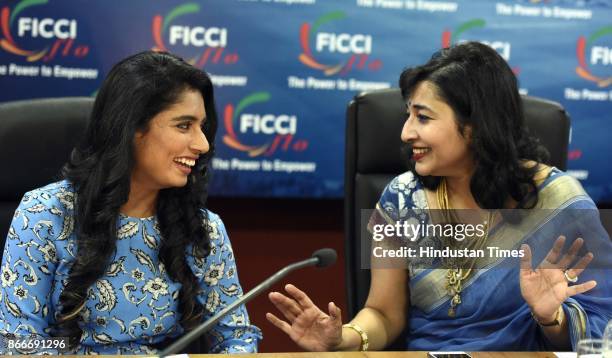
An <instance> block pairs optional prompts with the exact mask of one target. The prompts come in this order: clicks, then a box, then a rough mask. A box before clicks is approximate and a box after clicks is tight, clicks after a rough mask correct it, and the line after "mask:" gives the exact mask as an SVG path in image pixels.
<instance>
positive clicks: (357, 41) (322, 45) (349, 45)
mask: <svg viewBox="0 0 612 358" xmlns="http://www.w3.org/2000/svg"><path fill="white" fill-rule="evenodd" d="M345 18H346V15H345V14H344V13H343V12H341V11H335V12H330V13H328V14H325V15H323V16H321V17H320V18H318V19H317V20H316V21H314V22H313V24H312V25H311V24H309V23H303V24H302V26H301V27H300V46H301V47H302V53H301V54H300V55H299V57H298V58H299V60H300V61H301V62H302V63H303V64H304V65H306V66H307V67H310V68H313V69H316V70H319V71H322V72H323V73H324V74H325V75H327V76H331V75H335V74H338V73H340V74H347V73H349V72H350V71H351V70H353V69H358V70H370V71H376V70H379V69H380V68H381V67H382V61H381V60H378V59H376V60H372V59H370V58H369V55H371V54H372V46H373V40H372V36H371V35H368V34H349V33H344V32H342V33H333V32H324V31H319V28H320V27H321V26H322V25H325V24H327V23H329V22H332V21H337V20H342V19H345ZM313 39H314V45H315V46H314V48H315V51H316V53H317V54H321V53H330V54H341V55H347V56H349V57H348V59H346V60H341V61H340V62H338V63H336V64H323V63H321V62H320V61H319V60H317V59H316V58H315V55H314V54H313V51H312V50H311V47H310V44H311V41H312V40H313Z"/></svg>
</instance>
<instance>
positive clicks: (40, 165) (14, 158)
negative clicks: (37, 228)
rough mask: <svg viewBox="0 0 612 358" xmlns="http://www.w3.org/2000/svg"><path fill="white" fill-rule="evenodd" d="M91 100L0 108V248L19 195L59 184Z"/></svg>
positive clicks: (35, 102)
mask: <svg viewBox="0 0 612 358" xmlns="http://www.w3.org/2000/svg"><path fill="white" fill-rule="evenodd" d="M92 106H93V98H90V97H66V98H46V99H31V100H22V101H13V102H4V103H0V146H2V150H0V165H1V166H2V172H3V174H2V175H1V176H0V244H1V247H2V249H4V240H5V239H6V234H7V233H8V230H9V225H10V223H11V220H12V217H13V214H14V212H15V209H16V208H17V205H19V201H20V200H21V197H22V196H23V194H25V193H26V192H27V191H29V190H32V189H35V188H38V187H40V186H44V185H46V184H49V183H51V182H53V181H56V180H59V179H60V169H61V167H62V165H63V164H64V163H66V161H67V160H68V158H69V157H70V152H71V151H72V148H73V147H74V145H75V144H76V142H77V140H78V139H79V138H80V136H81V134H82V133H83V132H84V130H85V127H86V125H87V121H88V118H89V114H90V112H91V108H92Z"/></svg>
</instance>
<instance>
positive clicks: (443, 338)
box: [369, 168, 612, 351]
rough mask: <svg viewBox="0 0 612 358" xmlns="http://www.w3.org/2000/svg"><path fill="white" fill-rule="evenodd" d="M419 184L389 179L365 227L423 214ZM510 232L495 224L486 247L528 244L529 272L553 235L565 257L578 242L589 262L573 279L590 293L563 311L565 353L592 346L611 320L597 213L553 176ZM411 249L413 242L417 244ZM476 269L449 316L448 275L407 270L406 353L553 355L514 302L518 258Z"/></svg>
mask: <svg viewBox="0 0 612 358" xmlns="http://www.w3.org/2000/svg"><path fill="white" fill-rule="evenodd" d="M427 209H428V204H427V200H426V196H425V190H424V187H423V186H422V184H421V183H420V182H419V181H418V179H417V178H416V177H415V176H414V175H413V173H411V172H407V173H404V174H402V175H400V176H398V177H396V178H395V179H394V180H393V181H391V183H389V184H388V185H387V187H386V188H385V190H384V192H383V194H382V196H381V198H380V200H379V202H378V204H377V207H376V210H375V211H374V214H373V215H372V217H371V219H370V223H369V226H370V227H372V224H373V223H381V222H383V223H387V224H389V223H394V222H397V221H398V220H406V219H407V217H408V216H409V215H411V213H413V212H414V210H425V211H426V210H427ZM529 213H530V214H529V215H528V216H527V218H525V219H523V220H522V221H521V222H520V223H519V224H517V225H510V224H508V223H504V222H502V223H498V224H497V225H494V226H493V227H492V228H491V230H490V231H489V236H488V238H487V239H486V240H487V245H488V244H491V245H495V246H500V247H505V248H509V249H518V248H520V246H521V244H523V243H526V244H529V245H530V247H531V248H532V252H533V253H534V254H533V255H534V257H533V265H534V267H535V266H537V264H539V262H541V261H542V260H543V258H544V257H545V256H546V254H547V253H548V251H549V250H550V248H551V247H552V243H553V242H554V240H555V239H556V238H557V237H558V236H559V235H565V236H566V237H567V241H568V242H566V246H565V249H564V251H565V250H567V247H569V245H570V244H571V242H573V240H575V239H576V238H577V237H583V238H584V239H585V247H586V248H585V250H589V251H591V252H593V253H594V259H593V261H592V262H591V264H590V265H589V267H587V269H586V270H585V271H584V272H583V273H582V274H581V275H580V281H579V282H580V283H582V282H586V281H588V280H596V281H597V286H596V287H595V288H594V289H592V290H590V291H588V292H586V293H584V294H579V295H575V296H572V297H571V298H569V299H567V300H566V301H565V302H564V303H563V310H564V312H565V317H566V319H567V320H568V327H569V335H570V337H569V338H570V341H571V344H572V347H573V348H575V347H576V344H577V342H578V340H579V339H582V338H589V337H592V338H599V337H601V336H602V334H603V330H604V328H605V326H606V323H607V322H608V321H609V320H610V319H612V275H611V274H612V270H611V269H610V266H611V265H612V243H611V241H610V238H609V236H608V234H607V233H606V231H605V230H604V228H603V226H602V224H601V221H600V218H599V214H598V211H597V208H596V206H595V204H594V203H593V201H592V200H591V198H590V197H589V196H588V195H587V194H586V193H585V192H584V190H583V188H582V187H581V185H580V184H579V183H578V181H576V180H575V179H573V178H572V177H570V176H569V175H567V174H565V173H563V172H561V171H559V170H558V169H556V168H553V169H552V171H551V172H550V174H549V175H548V176H547V177H546V178H545V180H543V182H541V183H540V184H539V188H538V202H537V204H536V208H535V210H531V211H529ZM417 243H418V241H417ZM406 260H407V261H410V260H411V259H406ZM481 267H482V268H479V269H475V270H473V271H472V273H471V275H470V276H468V278H467V279H466V281H465V282H464V284H463V290H462V292H461V304H459V305H458V306H457V311H456V316H455V317H450V316H449V313H448V310H449V307H450V299H451V296H450V295H449V294H448V293H447V289H446V281H447V278H446V273H447V270H446V269H443V268H438V267H437V266H436V265H435V264H434V265H431V266H430V267H418V268H417V267H412V266H411V265H410V263H409V262H408V268H409V270H408V271H409V283H408V285H409V292H410V301H409V309H408V313H407V323H406V332H407V337H406V349H407V350H416V351H435V350H462V351H526V350H527V351H538V350H551V349H552V347H551V345H550V343H549V342H548V341H547V339H546V337H545V336H544V334H543V333H542V331H541V329H540V328H539V326H538V325H537V323H536V322H535V321H534V319H533V318H532V316H531V313H530V310H529V307H528V306H527V304H526V302H525V301H524V299H523V297H522V296H521V291H520V284H519V258H502V259H497V260H490V262H488V263H486V264H484V265H482V266H481Z"/></svg>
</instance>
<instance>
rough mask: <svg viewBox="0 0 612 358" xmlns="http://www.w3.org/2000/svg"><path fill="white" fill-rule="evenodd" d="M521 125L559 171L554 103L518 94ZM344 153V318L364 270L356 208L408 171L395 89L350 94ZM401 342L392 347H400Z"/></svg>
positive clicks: (560, 114)
mask: <svg viewBox="0 0 612 358" xmlns="http://www.w3.org/2000/svg"><path fill="white" fill-rule="evenodd" d="M522 100H523V105H524V110H525V117H526V122H527V127H528V128H529V131H530V132H531V133H532V134H533V135H534V136H535V137H537V138H538V139H539V140H540V143H541V144H542V145H543V146H544V147H546V149H547V150H548V151H549V152H550V160H549V161H548V163H547V164H550V165H554V166H556V167H557V168H559V169H562V170H565V168H566V162H567V150H568V143H569V130H570V119H569V116H568V114H567V113H566V112H565V110H564V109H563V107H561V105H560V104H558V103H556V102H551V101H548V100H544V99H541V98H536V97H530V96H522ZM346 120H347V125H346V157H345V177H344V178H345V179H344V193H345V197H344V216H345V220H344V226H345V252H346V257H345V262H346V286H347V298H348V311H349V312H348V316H349V317H353V316H354V315H355V314H357V312H358V311H359V310H360V309H361V308H362V307H363V305H364V304H365V301H366V298H367V296H368V291H369V288H370V272H369V270H364V269H361V261H360V260H361V259H362V258H364V259H367V258H369V255H367V253H362V252H361V245H360V240H359V233H360V230H361V229H360V225H361V222H360V215H361V210H362V209H374V207H375V205H376V202H377V201H378V199H379V197H380V195H381V193H382V191H383V189H384V187H385V186H386V185H387V183H389V182H390V181H391V180H392V179H393V178H394V177H395V176H397V175H398V174H401V173H403V172H405V171H407V170H408V167H407V160H406V158H405V157H404V156H403V155H402V153H401V151H400V147H401V140H400V133H401V130H402V126H403V124H404V122H405V120H406V105H405V103H404V101H403V100H402V97H401V94H400V90H399V89H398V88H395V89H386V90H380V91H373V92H367V93H363V94H360V95H357V96H355V98H354V99H353V100H352V101H351V102H350V103H349V105H348V109H347V114H346ZM404 347H405V343H404V342H396V343H395V344H393V345H392V347H391V348H392V349H400V350H403V349H404Z"/></svg>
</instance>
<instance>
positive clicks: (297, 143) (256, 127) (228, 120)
mask: <svg viewBox="0 0 612 358" xmlns="http://www.w3.org/2000/svg"><path fill="white" fill-rule="evenodd" d="M270 98H271V96H270V94H269V93H268V92H254V93H251V94H249V95H248V96H246V97H244V98H243V99H241V100H240V102H238V105H237V106H236V107H235V108H234V106H233V105H232V104H231V103H230V104H228V105H226V106H225V111H224V115H223V124H224V126H225V131H226V133H227V134H226V135H224V136H223V143H225V144H226V145H227V146H229V147H230V148H233V149H236V150H239V151H241V152H246V153H247V154H248V155H249V156H250V157H256V156H259V155H264V156H270V155H272V154H274V153H276V152H277V151H278V150H281V151H285V152H286V151H295V152H302V151H304V150H306V148H308V141H306V140H303V139H301V140H300V139H298V140H296V139H295V134H296V133H297V123H298V118H297V116H295V115H288V114H255V113H248V112H245V110H246V109H247V108H248V107H250V106H252V105H254V104H256V103H265V102H268V101H269V100H270ZM236 123H238V130H239V131H238V133H239V134H240V135H241V136H246V135H248V134H259V135H260V136H257V137H256V138H258V139H259V138H261V135H264V136H263V137H264V138H265V139H264V140H263V141H264V142H265V143H263V144H254V145H253V144H244V143H243V142H242V141H241V140H240V139H239V138H238V135H237V134H236V130H235V127H234V124H236ZM270 139H271V140H270Z"/></svg>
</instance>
